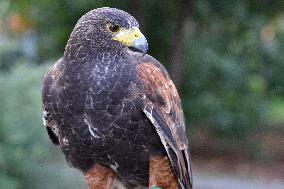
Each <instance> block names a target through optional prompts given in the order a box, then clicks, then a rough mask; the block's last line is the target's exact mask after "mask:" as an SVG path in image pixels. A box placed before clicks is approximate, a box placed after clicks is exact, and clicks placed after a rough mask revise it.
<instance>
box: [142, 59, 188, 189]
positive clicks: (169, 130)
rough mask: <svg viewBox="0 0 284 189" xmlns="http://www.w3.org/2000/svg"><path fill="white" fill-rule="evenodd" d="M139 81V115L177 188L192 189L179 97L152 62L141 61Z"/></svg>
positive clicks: (161, 67) (172, 85)
mask: <svg viewBox="0 0 284 189" xmlns="http://www.w3.org/2000/svg"><path fill="white" fill-rule="evenodd" d="M137 71H138V77H139V80H141V81H142V83H143V87H142V94H143V99H144V101H143V105H144V107H143V112H144V113H145V115H146V116H147V118H148V119H149V120H150V121H151V122H152V124H153V126H154V127H155V129H156V131H157V133H158V135H159V137H160V140H161V141H162V144H163V145H164V148H165V150H166V152H167V155H168V157H169V159H170V162H171V164H172V167H173V170H174V172H175V174H176V176H177V178H178V182H179V185H180V188H182V189H188V188H191V187H192V174H191V162H190V156H189V152H188V140H187V137H186V132H185V124H184V115H183V110H182V107H181V101H180V97H179V95H178V93H177V90H176V88H175V86H174V84H173V82H172V80H171V79H170V78H169V75H168V73H167V72H166V70H165V68H164V67H163V66H162V65H161V64H160V63H159V62H158V61H156V60H154V59H153V58H151V57H149V56H148V58H146V59H145V58H144V60H143V61H142V63H140V64H138V66H137Z"/></svg>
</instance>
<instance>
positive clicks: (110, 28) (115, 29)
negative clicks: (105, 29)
mask: <svg viewBox="0 0 284 189" xmlns="http://www.w3.org/2000/svg"><path fill="white" fill-rule="evenodd" d="M109 30H110V31H112V32H118V30H119V26H118V25H113V26H110V27H109Z"/></svg>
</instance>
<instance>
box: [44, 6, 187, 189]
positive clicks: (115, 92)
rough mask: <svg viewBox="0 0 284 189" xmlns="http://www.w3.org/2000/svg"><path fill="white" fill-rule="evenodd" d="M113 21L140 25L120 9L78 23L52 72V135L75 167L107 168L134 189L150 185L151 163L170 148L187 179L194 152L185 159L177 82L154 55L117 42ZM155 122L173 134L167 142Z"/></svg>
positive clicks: (47, 103) (48, 82)
mask: <svg viewBox="0 0 284 189" xmlns="http://www.w3.org/2000/svg"><path fill="white" fill-rule="evenodd" d="M108 23H118V24H120V25H123V26H124V27H126V28H131V27H134V26H136V27H137V26H138V23H137V21H136V20H135V19H134V18H133V17H132V16H130V15H129V14H128V13H126V12H124V11H121V10H118V9H110V8H101V9H95V10H93V11H90V12H89V13H87V14H85V15H84V16H82V18H80V20H79V21H78V23H77V24H76V26H75V28H74V30H73V32H72V34H71V36H70V39H69V40H68V43H67V45H66V48H65V52H64V56H63V58H62V59H60V60H58V61H57V63H56V64H55V65H54V66H53V67H52V68H51V69H50V70H49V71H48V72H47V74H46V76H45V80H44V84H43V93H42V94H43V95H42V97H43V110H44V117H43V119H44V121H45V122H46V124H45V126H46V128H47V130H48V134H49V136H50V138H51V140H52V141H53V143H55V144H57V145H59V146H60V148H61V149H62V151H63V153H64V154H65V157H66V160H67V162H68V163H69V164H70V165H71V166H73V167H75V168H78V169H80V170H81V171H83V172H85V173H86V172H88V171H89V170H90V169H91V168H92V167H93V166H94V165H96V164H100V165H102V166H105V167H106V168H109V169H110V170H112V171H113V172H114V173H115V175H116V177H117V178H118V180H120V181H121V182H122V183H123V184H124V185H125V187H127V188H134V187H136V186H147V185H148V182H149V158H150V157H155V156H159V157H166V156H169V151H170V153H171V155H170V157H169V158H170V160H171V161H170V162H171V164H172V166H173V167H174V168H175V167H178V168H176V169H175V173H176V175H177V176H178V177H185V175H184V174H185V173H184V171H186V170H187V171H190V168H189V165H190V161H189V157H188V154H187V152H186V153H185V156H183V155H181V154H182V151H187V138H186V136H185V130H184V118H183V113H182V108H181V105H180V99H179V96H178V94H177V91H176V89H175V87H174V85H173V83H172V81H171V80H170V79H169V77H168V74H167V72H166V70H165V69H164V68H163V66H162V65H161V64H160V63H159V62H158V61H156V60H155V59H154V58H152V57H151V56H149V55H145V56H144V57H142V54H141V53H134V52H132V51H130V50H129V49H128V48H127V47H125V46H123V45H122V44H120V43H119V42H117V41H114V40H112V39H111V34H109V32H107V28H106V27H105V26H106V24H108ZM147 76H148V77H147ZM153 79H154V80H155V81H152V80H153ZM150 109H151V110H150ZM145 110H146V111H145ZM147 110H150V111H148V112H147ZM152 112H154V113H155V115H154V114H153V115H152V114H151V113H152ZM156 115H158V117H157V116H156ZM157 118H158V120H157ZM161 120H162V122H161ZM153 121H154V122H155V123H158V124H159V127H158V128H160V129H161V128H162V131H168V133H165V135H166V136H165V137H164V138H161V136H160V135H159V134H158V133H157V132H158V130H157V127H156V126H154V125H153V124H154V122H153ZM164 139H165V140H166V139H169V140H168V141H166V142H165V141H163V140H164ZM170 143H172V144H174V145H172V146H170V145H169V144H170ZM169 148H170V150H168V149H169ZM175 152H177V153H175ZM180 158H181V159H180ZM179 162H183V164H180V163H179ZM179 166H184V167H183V168H181V167H179ZM171 171H172V170H171ZM180 171H181V173H180ZM187 173H188V174H189V172H187ZM157 174H158V173H157ZM186 179H188V177H186ZM179 180H180V184H181V186H182V185H186V184H188V183H186V182H184V178H180V179H179ZM180 188H189V186H188V187H187V186H185V187H180Z"/></svg>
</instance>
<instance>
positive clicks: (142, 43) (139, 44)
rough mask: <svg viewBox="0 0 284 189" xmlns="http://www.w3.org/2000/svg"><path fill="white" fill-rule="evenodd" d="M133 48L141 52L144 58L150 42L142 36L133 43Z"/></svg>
mask: <svg viewBox="0 0 284 189" xmlns="http://www.w3.org/2000/svg"><path fill="white" fill-rule="evenodd" d="M131 47H133V48H135V49H137V50H139V51H141V52H142V53H143V56H144V55H145V54H146V53H147V51H148V42H147V40H146V38H145V37H144V36H141V37H140V38H138V39H136V40H134V41H133V43H132V45H131Z"/></svg>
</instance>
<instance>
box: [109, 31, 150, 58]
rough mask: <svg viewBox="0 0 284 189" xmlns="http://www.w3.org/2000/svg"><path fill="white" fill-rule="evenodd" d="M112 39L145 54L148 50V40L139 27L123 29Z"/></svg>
mask: <svg viewBox="0 0 284 189" xmlns="http://www.w3.org/2000/svg"><path fill="white" fill-rule="evenodd" d="M112 39H113V40H115V41H119V42H120V43H122V44H124V45H126V46H128V47H132V48H134V49H136V50H138V51H141V52H142V53H143V54H146V52H147V50H148V43H147V40H146V38H145V36H144V35H143V34H142V33H141V31H140V30H139V29H138V28H137V27H133V28H130V29H126V28H121V29H120V31H119V32H118V33H117V34H116V35H115V36H114V37H113V38H112Z"/></svg>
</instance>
